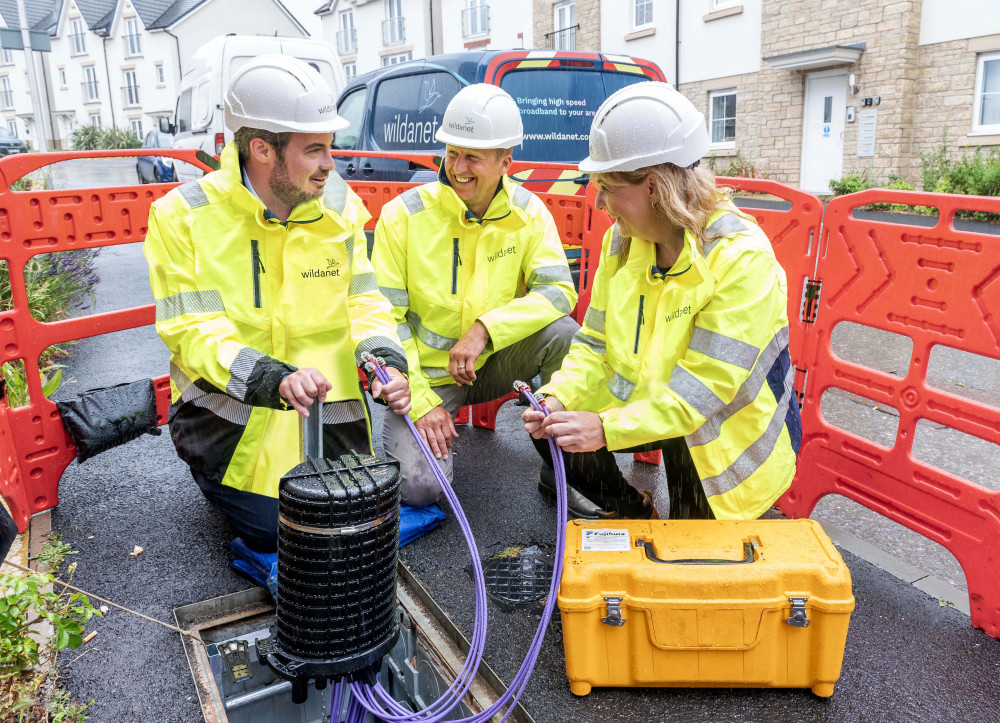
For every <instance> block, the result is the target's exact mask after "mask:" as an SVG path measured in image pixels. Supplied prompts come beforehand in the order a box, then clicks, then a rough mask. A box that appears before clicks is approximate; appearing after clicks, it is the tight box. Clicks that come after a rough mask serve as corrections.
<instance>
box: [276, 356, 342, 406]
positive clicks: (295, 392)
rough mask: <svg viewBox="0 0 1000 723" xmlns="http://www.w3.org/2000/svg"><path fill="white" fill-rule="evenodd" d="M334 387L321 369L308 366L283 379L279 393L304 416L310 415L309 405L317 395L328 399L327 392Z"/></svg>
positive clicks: (321, 399) (279, 386)
mask: <svg viewBox="0 0 1000 723" xmlns="http://www.w3.org/2000/svg"><path fill="white" fill-rule="evenodd" d="M331 389H333V385H332V384H330V382H328V381H327V380H326V377H324V376H323V375H322V374H321V373H320V371H319V369H313V368H312V367H307V368H306V369H299V370H298V371H297V372H292V373H291V374H289V375H288V376H287V377H285V378H284V379H282V380H281V384H279V385H278V394H280V395H281V397H282V399H284V400H285V401H286V402H288V403H289V404H291V405H292V406H293V407H294V408H295V411H296V412H298V413H299V414H301V415H302V416H303V417H308V416H309V405H310V404H312V403H313V400H314V399H316V397H319V400H320V401H321V402H322V401H323V400H325V399H326V393H327V392H328V391H330V390H331Z"/></svg>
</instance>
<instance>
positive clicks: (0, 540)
mask: <svg viewBox="0 0 1000 723" xmlns="http://www.w3.org/2000/svg"><path fill="white" fill-rule="evenodd" d="M15 538H17V525H16V524H14V518H12V517H11V516H10V513H9V512H7V508H6V507H4V506H3V504H0V559H3V558H6V557H7V553H8V552H10V546H11V545H13V544H14V540H15Z"/></svg>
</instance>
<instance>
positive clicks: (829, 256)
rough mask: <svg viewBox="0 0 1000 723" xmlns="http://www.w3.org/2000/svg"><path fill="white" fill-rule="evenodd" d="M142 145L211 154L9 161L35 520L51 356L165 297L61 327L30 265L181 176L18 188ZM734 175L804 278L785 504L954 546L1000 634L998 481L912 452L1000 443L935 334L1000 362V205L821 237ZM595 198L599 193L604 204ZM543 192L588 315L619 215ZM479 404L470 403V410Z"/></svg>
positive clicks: (12, 258)
mask: <svg viewBox="0 0 1000 723" xmlns="http://www.w3.org/2000/svg"><path fill="white" fill-rule="evenodd" d="M138 155H159V156H168V157H172V158H176V159H178V160H181V161H186V162H188V163H192V164H194V165H196V166H199V167H200V168H203V169H206V170H207V169H208V168H209V166H210V165H211V161H212V159H210V158H208V157H205V156H204V154H198V153H196V152H191V151H180V150H172V149H157V150H150V151H109V152H92V153H51V154H28V155H24V156H14V157H9V158H5V159H2V160H0V261H4V262H6V264H7V266H8V271H9V275H10V283H11V289H12V296H13V308H12V309H11V310H7V311H0V364H2V363H4V362H10V361H17V360H21V361H23V363H24V366H25V371H26V375H27V385H28V390H29V394H30V403H29V404H28V405H27V406H24V407H19V408H14V409H11V408H9V407H8V406H7V403H6V400H5V399H3V400H0V495H2V496H3V498H4V500H5V501H6V503H7V504H8V506H9V507H10V508H11V512H12V514H13V516H14V519H15V521H16V522H17V524H18V526H19V528H20V529H21V530H24V529H25V527H26V525H27V521H28V517H29V515H31V514H34V513H36V512H40V511H43V510H45V509H49V508H51V507H53V506H55V505H56V504H57V503H58V496H57V493H58V482H59V478H60V476H61V475H62V472H63V470H64V469H65V468H66V466H67V465H68V464H69V463H70V462H71V461H72V460H73V459H74V458H75V450H74V448H73V444H72V442H71V440H70V439H69V436H68V434H67V433H66V431H65V429H64V427H63V425H62V421H61V419H60V417H59V414H58V411H57V410H56V407H55V404H54V403H52V402H50V401H49V400H48V399H46V398H45V397H44V395H43V393H42V384H41V380H40V378H39V374H38V360H39V356H40V355H41V354H42V352H43V351H44V350H45V349H47V348H48V347H49V346H51V345H53V344H58V343H62V342H65V341H68V340H73V339H82V338H88V337H92V336H96V335H99V334H106V333H110V332H115V331H122V330H126V329H131V328H135V327H139V326H143V325H147V324H151V323H153V320H154V311H153V307H152V306H151V305H149V306H144V307H137V308H132V309H124V310H121V311H115V312H110V313H103V314H94V315H92V316H86V317H82V318H75V319H68V320H64V321H58V322H53V323H44V322H40V321H37V320H35V319H34V318H33V317H32V316H31V314H30V311H29V309H28V305H27V294H26V289H25V281H24V268H25V265H26V264H27V263H28V261H29V260H30V259H31V257H32V256H34V255H36V254H39V253H49V252H59V251H69V250H76V249H82V248H93V247H100V246H112V245H118V244H127V243H138V242H141V241H143V240H144V238H145V233H146V222H147V217H148V212H149V206H150V204H151V203H152V202H153V201H154V200H156V199H157V198H159V197H161V196H162V195H164V194H165V193H167V192H168V191H169V190H170V189H171V188H173V187H174V184H156V185H149V186H121V187H113V188H100V189H76V190H33V191H29V192H15V191H11V190H10V189H9V183H10V181H11V180H13V179H17V178H21V177H23V176H24V175H26V174H28V173H30V172H31V171H34V170H37V169H40V168H43V167H45V166H47V165H50V164H53V163H56V162H60V161H65V160H78V159H83V158H95V159H97V158H118V157H122V156H126V157H127V156H138ZM422 160H426V157H425V158H424V159H422ZM414 162H416V161H414ZM525 165H530V166H532V167H537V166H538V165H539V164H525ZM552 165H553V166H555V167H556V168H557V169H558V168H560V167H559V166H557V165H556V164H552ZM561 168H562V169H563V170H565V167H561ZM719 182H720V184H722V185H726V186H729V187H732V188H735V189H739V190H741V191H750V192H754V193H760V194H767V197H763V196H762V197H755V198H751V199H743V198H738V199H737V203H738V205H741V207H742V208H743V209H744V210H745V211H746V212H748V213H750V214H752V215H753V216H754V217H755V218H756V219H757V221H758V223H760V225H761V226H762V228H763V229H764V231H765V232H766V233H767V234H768V236H769V238H770V239H771V242H772V244H773V245H774V249H775V254H776V256H777V257H778V259H779V261H780V262H781V264H782V266H783V267H784V268H785V271H786V273H787V276H788V280H789V321H790V325H791V329H792V335H791V346H792V357H793V362H794V363H795V364H796V366H797V367H799V368H800V370H801V371H802V374H801V376H800V377H797V379H796V387H797V389H798V391H799V392H800V393H802V392H804V406H803V408H802V419H803V446H802V451H801V454H800V457H799V473H798V475H797V476H796V478H795V481H794V483H793V485H792V488H791V490H790V491H789V492H788V493H787V494H786V495H785V496H784V497H783V498H782V499H781V500H780V502H779V506H780V507H781V509H782V511H783V512H785V514H787V515H789V516H795V517H805V516H808V515H809V514H810V513H811V511H812V510H813V508H814V507H815V505H816V503H817V502H818V500H819V499H820V498H821V497H822V496H824V495H827V494H832V493H836V494H841V495H844V496H846V497H848V498H851V499H853V500H855V501H857V502H860V503H861V504H863V505H865V506H866V507H869V508H870V509H872V510H875V511H876V512H878V513H880V514H882V515H885V516H886V517H889V518H890V519H893V520H895V521H897V522H900V523H901V524H904V525H906V526H907V527H909V528H911V529H913V530H915V531H917V532H919V533H921V534H923V535H925V536H927V537H928V538H930V539H932V540H934V541H936V542H938V543H940V544H941V545H943V546H945V547H946V548H948V549H949V550H950V551H951V552H952V553H953V554H954V555H955V556H956V557H957V558H958V560H959V562H960V563H961V564H962V566H963V569H964V570H965V573H966V576H967V579H968V583H969V594H970V600H971V607H972V622H973V624H974V625H976V626H977V627H981V628H982V629H984V630H985V631H986V632H987V633H988V634H990V635H992V636H994V637H1000V580H998V579H997V577H996V576H995V574H993V571H995V569H996V568H997V563H998V557H1000V492H998V491H995V490H989V489H985V488H983V487H980V486H978V485H976V484H974V483H972V482H970V481H967V480H964V479H961V478H960V477H958V476H956V475H953V474H950V473H947V472H944V471H941V470H939V469H936V468H934V467H933V466H931V465H929V464H926V463H923V462H920V461H917V460H915V459H914V456H913V438H914V434H915V431H916V425H917V423H918V422H919V421H920V420H928V421H930V422H933V423H935V424H939V425H944V426H947V427H950V428H953V429H955V430H958V431H959V432H962V433H964V434H968V435H972V436H974V437H978V438H980V439H983V440H986V441H988V442H991V443H993V444H1000V409H998V408H997V407H991V406H989V405H987V404H984V403H982V402H978V401H973V400H970V399H967V398H964V397H960V396H957V395H955V394H953V393H950V392H949V391H947V390H942V389H938V388H935V387H932V386H930V385H929V384H928V382H927V367H928V362H929V357H930V354H931V350H932V348H933V347H934V346H935V345H942V346H946V347H950V348H953V349H958V350H961V351H964V352H969V353H972V354H979V355H982V356H984V357H988V358H990V359H997V360H1000V321H998V320H1000V283H995V282H996V281H997V279H998V277H1000V237H997V236H991V235H989V234H985V233H980V232H977V231H961V232H959V231H957V230H956V229H955V226H954V223H953V218H954V215H955V212H956V211H957V210H959V209H973V210H979V211H988V212H996V213H1000V199H985V198H969V197H956V196H947V195H937V194H921V193H912V192H902V191H884V190H882V191H866V192H863V193H861V194H855V195H852V196H847V197H842V198H838V199H835V200H834V201H832V202H831V203H830V204H829V206H828V208H827V211H826V218H825V221H824V225H823V229H824V230H823V235H822V244H820V243H818V240H819V233H818V230H819V228H820V219H821V214H822V207H821V205H820V203H819V201H818V200H817V199H816V198H815V197H814V196H811V195H810V194H806V193H803V192H801V191H798V190H796V189H794V188H791V187H789V186H786V185H784V184H780V183H776V182H773V181H766V180H747V179H729V178H720V179H719ZM351 185H352V186H353V187H355V189H356V190H357V191H358V193H359V194H360V195H361V196H362V198H363V199H365V201H366V203H367V204H368V206H369V208H370V209H371V210H372V212H373V216H376V217H377V215H378V213H379V212H380V211H381V208H382V206H383V205H384V203H385V202H386V201H388V200H389V199H391V198H392V197H394V196H395V195H398V193H401V192H402V191H403V190H406V189H407V188H410V187H412V185H413V184H386V183H381V184H379V183H372V182H367V181H352V182H351ZM594 195H595V194H594V193H593V189H589V190H588V198H589V199H590V200H591V201H592V199H593V196H594ZM539 196H540V197H541V198H542V200H543V201H544V202H545V203H546V204H547V205H548V207H549V208H550V209H551V210H552V212H553V215H554V217H555V221H556V225H557V227H558V228H559V233H560V237H561V238H562V240H563V243H564V244H572V243H574V242H575V243H579V244H581V245H582V246H583V251H584V253H583V254H582V258H581V264H582V274H581V287H582V289H581V302H580V305H579V308H578V310H577V313H578V316H582V313H583V311H585V310H586V307H587V303H588V300H589V289H590V284H592V282H593V276H594V271H595V267H596V263H594V262H595V261H596V259H598V258H599V251H600V242H601V239H602V237H603V234H604V231H605V230H606V229H607V227H608V225H609V224H610V219H609V218H608V217H607V215H606V214H603V213H602V212H597V211H594V210H593V208H592V206H591V205H588V203H587V200H586V199H584V198H581V197H580V196H575V195H574V196H566V195H559V194H545V193H542V194H539ZM775 199H778V201H779V202H780V203H776V202H775ZM871 203H897V204H911V205H912V204H919V205H925V206H934V207H937V208H938V209H939V210H940V217H939V218H938V220H937V222H936V224H935V225H934V226H933V227H932V228H920V227H916V226H913V225H910V224H906V223H892V222H887V221H885V220H872V219H865V218H857V217H855V215H854V214H853V211H854V210H855V209H857V208H860V207H863V206H865V205H868V204H871ZM751 204H754V205H751ZM764 204H769V207H762V206H763V205H764ZM820 252H822V256H821V257H819V258H818V259H817V257H818V256H819V254H820ZM814 268H815V269H816V272H815V274H814V273H813V269H814ZM814 276H815V277H816V278H813V277H814ZM820 285H822V294H820V293H819V291H820ZM800 304H802V307H801V308H800ZM840 322H853V323H855V324H861V325H864V326H869V327H874V328H876V329H880V330H883V331H887V332H892V333H894V334H897V335H902V336H905V337H907V338H908V339H910V340H911V341H912V344H913V352H912V356H911V358H910V363H909V366H908V369H907V371H906V373H905V374H904V375H902V376H894V375H892V374H888V373H884V372H880V371H878V370H875V369H870V368H867V367H864V366H861V365H859V364H856V363H852V362H849V361H845V360H843V359H840V358H838V357H837V356H836V355H835V354H834V353H833V350H832V348H831V346H830V340H831V336H832V333H833V329H834V328H835V327H836V325H837V324H838V323H840ZM155 381H156V390H157V404H158V413H159V422H160V423H161V424H162V423H165V421H166V411H167V406H168V404H169V382H168V380H167V378H166V377H165V376H163V377H158V378H157V379H156V380H155ZM803 381H805V382H807V384H805V387H804V389H803V387H802V386H801V382H803ZM832 388H838V389H841V390H844V391H845V392H848V393H852V394H856V395H858V396H860V397H864V398H866V399H871V400H872V401H873V402H874V403H876V404H879V405H884V406H886V407H893V408H895V409H896V410H897V411H898V413H899V426H898V432H897V435H896V439H895V442H894V444H893V446H892V447H890V448H886V447H883V446H880V445H878V444H876V443H874V442H870V441H868V440H866V439H864V438H862V437H859V436H857V435H855V434H852V433H850V432H847V431H843V430H841V429H839V428H836V427H834V426H832V425H830V424H828V423H827V422H826V420H825V419H824V418H823V416H822V413H821V404H820V401H821V399H822V396H823V393H824V392H825V391H826V390H828V389H832ZM497 406H498V405H496V404H493V405H481V406H480V407H479V408H477V409H474V410H472V414H471V417H472V421H473V423H475V424H478V425H481V426H487V427H489V426H492V425H493V424H495V417H496V407H497ZM467 414H468V410H463V414H462V415H461V416H460V420H461V419H462V418H463V417H466V415H467Z"/></svg>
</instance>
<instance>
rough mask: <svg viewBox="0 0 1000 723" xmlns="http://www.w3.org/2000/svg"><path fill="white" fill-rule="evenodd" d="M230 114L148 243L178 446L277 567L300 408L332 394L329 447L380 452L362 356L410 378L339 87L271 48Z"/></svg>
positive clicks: (243, 74) (236, 83) (246, 538)
mask: <svg viewBox="0 0 1000 723" xmlns="http://www.w3.org/2000/svg"><path fill="white" fill-rule="evenodd" d="M225 122H226V127H227V128H229V129H230V130H232V131H233V132H234V133H235V138H234V141H233V142H232V143H230V144H229V145H227V146H226V148H225V149H224V150H223V152H222V156H221V162H222V163H221V168H220V169H219V170H217V171H215V172H213V173H209V174H208V175H206V176H205V177H204V178H202V179H200V180H198V181H192V182H190V183H186V184H184V185H182V186H180V187H178V188H176V189H174V190H173V191H171V192H170V193H168V194H167V195H166V196H164V197H163V198H162V199H160V200H159V201H157V202H156V203H154V204H153V206H152V208H151V209H150V214H149V232H148V234H147V237H146V243H145V252H146V257H147V259H148V261H149V267H150V284H151V286H152V289H153V296H154V298H155V300H156V331H157V333H158V334H159V335H160V338H161V339H162V340H163V343H164V344H166V346H167V347H168V348H169V349H170V355H171V357H170V362H171V363H170V391H171V407H170V417H169V419H170V435H171V437H172V439H173V441H174V446H175V447H176V448H177V453H178V455H179V456H180V458H181V459H182V460H184V461H185V462H186V463H187V464H188V465H189V466H190V468H191V473H192V475H193V476H194V479H195V481H196V482H197V484H198V486H199V487H200V488H201V491H202V493H203V494H204V495H205V497H206V498H208V499H209V500H210V501H211V502H213V503H214V504H215V505H217V506H218V507H219V508H220V509H221V510H222V512H223V513H224V514H225V515H226V517H227V518H228V519H229V522H230V525H231V526H232V528H233V530H234V532H235V533H236V534H237V535H238V536H239V537H240V538H242V541H243V543H245V546H246V547H248V548H249V549H250V551H251V552H252V553H258V554H260V557H258V558H255V559H257V560H258V561H260V560H261V559H264V560H265V564H264V567H265V568H268V567H269V566H270V560H271V558H273V555H271V556H270V558H267V557H266V555H268V554H270V553H274V552H275V550H276V536H277V518H278V503H277V494H278V480H279V479H280V478H281V476H282V475H284V474H285V473H286V472H287V471H288V470H289V469H291V468H292V467H294V466H295V465H296V464H297V463H298V462H299V449H300V442H299V422H298V415H299V414H301V415H302V416H303V417H305V416H308V415H309V411H308V408H309V406H310V404H311V403H312V402H313V400H315V399H317V398H318V399H319V400H320V401H324V400H328V401H327V403H326V404H325V405H323V407H322V416H323V450H324V453H325V456H327V457H337V456H340V455H341V454H344V453H347V452H350V451H358V452H361V453H363V454H370V453H371V424H370V420H369V415H368V409H367V406H366V403H365V398H364V393H363V391H362V390H361V388H360V386H359V383H358V373H357V366H356V363H360V361H361V355H362V354H363V353H364V352H370V353H372V354H375V355H377V356H380V357H383V358H384V359H385V360H386V364H387V366H388V371H389V375H390V377H392V381H391V383H389V384H386V385H382V384H380V383H379V382H378V380H373V381H372V382H371V392H372V395H373V396H374V397H376V398H377V397H379V396H381V397H382V398H383V399H384V400H385V402H386V403H387V404H388V405H389V407H390V408H391V409H392V411H393V412H395V413H396V414H406V413H407V412H408V411H409V409H410V401H409V400H410V390H409V386H408V384H407V381H406V378H405V377H404V374H405V372H406V369H407V367H406V356H405V353H404V351H403V348H402V345H401V343H400V340H399V337H398V336H397V333H396V322H395V321H393V318H392V309H391V307H390V305H389V303H388V302H387V301H386V299H385V298H384V297H383V296H382V295H381V294H380V293H379V291H378V286H377V284H376V281H375V274H374V272H373V270H372V266H371V263H370V262H369V261H368V258H367V256H366V253H365V252H366V244H365V236H364V231H363V228H364V225H365V222H366V221H367V220H368V219H369V215H368V212H367V211H365V207H364V205H363V204H362V202H361V199H359V198H358V197H357V195H355V194H354V192H353V191H351V190H350V189H349V188H348V187H347V184H346V183H344V181H343V180H342V179H341V178H340V177H339V176H338V175H337V174H336V173H335V172H333V168H334V164H333V160H332V158H331V157H330V147H331V144H332V143H333V137H334V135H333V134H334V132H335V131H337V130H341V129H343V128H346V127H347V122H346V121H345V120H344V119H342V118H340V117H339V116H338V115H337V111H336V104H335V98H334V95H333V92H332V91H331V90H330V87H329V86H328V85H327V84H326V82H325V81H324V80H323V78H322V77H321V76H320V75H319V73H317V72H316V71H315V70H313V69H312V68H311V67H309V66H308V65H306V64H305V63H303V62H302V61H299V60H296V59H294V58H289V57H284V56H262V57H259V58H257V59H255V60H253V61H251V62H249V63H247V64H246V65H245V66H243V68H241V69H240V71H239V72H238V73H237V74H236V76H235V78H234V79H233V82H232V84H231V85H230V87H229V90H228V91H227V93H226V98H225ZM296 412H297V413H298V414H296ZM237 547H239V546H238V545H236V544H235V543H234V549H237ZM241 549H242V548H241ZM238 552H239V550H238ZM272 592H273V591H272Z"/></svg>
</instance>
